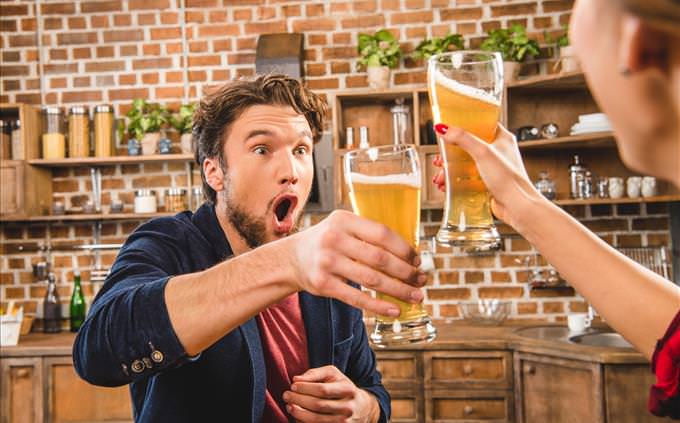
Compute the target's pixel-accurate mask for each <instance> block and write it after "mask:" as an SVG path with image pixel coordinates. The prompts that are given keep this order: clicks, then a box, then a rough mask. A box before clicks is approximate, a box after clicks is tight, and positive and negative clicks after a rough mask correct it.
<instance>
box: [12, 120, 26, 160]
mask: <svg viewBox="0 0 680 423" xmlns="http://www.w3.org/2000/svg"><path fill="white" fill-rule="evenodd" d="M23 147H24V143H23V142H21V121H20V120H19V119H16V120H13V121H12V160H24V159H25V157H24V148H23Z"/></svg>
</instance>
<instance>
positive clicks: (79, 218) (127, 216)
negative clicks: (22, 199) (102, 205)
mask: <svg viewBox="0 0 680 423" xmlns="http://www.w3.org/2000/svg"><path fill="white" fill-rule="evenodd" d="M175 214H176V213H166V212H159V213H91V214H63V215H48V216H30V217H27V218H24V217H16V218H14V217H9V218H2V219H0V223H7V222H93V221H108V220H146V219H153V218H155V217H163V216H174V215H175Z"/></svg>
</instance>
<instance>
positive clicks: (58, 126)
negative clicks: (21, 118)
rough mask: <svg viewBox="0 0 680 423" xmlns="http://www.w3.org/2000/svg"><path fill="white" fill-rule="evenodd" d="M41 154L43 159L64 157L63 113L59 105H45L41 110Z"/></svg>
mask: <svg viewBox="0 0 680 423" xmlns="http://www.w3.org/2000/svg"><path fill="white" fill-rule="evenodd" d="M42 123H43V135H42V156H43V159H63V158H64V157H66V140H65V137H64V115H63V113H62V111H61V109H60V108H59V107H49V106H48V107H45V108H43V110H42Z"/></svg>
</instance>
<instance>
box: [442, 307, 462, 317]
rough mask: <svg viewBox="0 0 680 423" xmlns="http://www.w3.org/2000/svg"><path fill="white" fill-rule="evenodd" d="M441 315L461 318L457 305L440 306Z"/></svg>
mask: <svg viewBox="0 0 680 423" xmlns="http://www.w3.org/2000/svg"><path fill="white" fill-rule="evenodd" d="M439 315H440V316H441V317H459V316H460V311H459V310H458V306H457V305H455V304H440V305H439Z"/></svg>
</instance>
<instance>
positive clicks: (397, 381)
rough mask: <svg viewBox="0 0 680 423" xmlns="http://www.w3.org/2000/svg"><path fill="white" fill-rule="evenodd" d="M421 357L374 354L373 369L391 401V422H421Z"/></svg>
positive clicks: (414, 352) (395, 353) (415, 354)
mask: <svg viewBox="0 0 680 423" xmlns="http://www.w3.org/2000/svg"><path fill="white" fill-rule="evenodd" d="M421 357H422V354H421V353H420V352H417V351H413V352H410V351H409V352H405V351H404V352H400V351H399V352H398V351H376V358H377V360H378V361H377V365H376V367H377V369H378V371H379V372H380V373H381V374H382V378H383V384H384V385H385V388H386V389H387V391H388V392H389V393H390V396H391V397H392V420H391V421H392V422H394V423H420V422H422V421H423V420H424V415H425V410H424V405H423V401H424V399H423V382H422V381H423V370H422V369H423V365H422V359H421Z"/></svg>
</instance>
